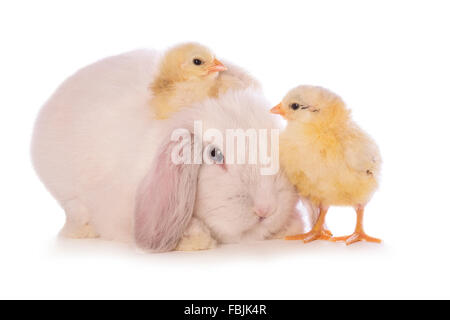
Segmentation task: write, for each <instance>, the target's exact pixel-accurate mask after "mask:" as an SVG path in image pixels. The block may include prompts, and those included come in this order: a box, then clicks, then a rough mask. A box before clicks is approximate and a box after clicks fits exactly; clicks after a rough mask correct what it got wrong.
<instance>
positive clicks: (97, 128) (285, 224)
mask: <svg viewBox="0 0 450 320" xmlns="http://www.w3.org/2000/svg"><path fill="white" fill-rule="evenodd" d="M158 60H159V53H157V52H156V51H151V50H138V51H134V52H130V53H126V54H122V55H118V56H114V57H110V58H106V59H104V60H101V61H99V62H97V63H94V64H92V65H90V66H88V67H86V68H84V69H82V70H80V71H79V72H77V73H76V74H75V75H73V76H72V77H70V78H69V79H67V80H66V81H65V82H64V83H63V84H62V85H61V86H60V87H59V88H58V90H57V91H56V92H55V93H54V95H53V96H52V97H51V98H50V100H49V101H48V102H47V103H46V104H45V105H44V107H43V108H42V110H41V112H40V114H39V116H38V119H37V121H36V125H35V130H34V135H33V141H32V159H33V164H34V167H35V169H36V172H37V173H38V175H39V177H40V178H41V180H42V181H43V183H44V184H45V186H46V187H47V189H48V190H49V191H50V193H51V194H52V195H53V196H54V197H55V198H56V199H57V201H58V202H59V203H60V205H61V206H62V207H63V208H64V210H65V212H66V224H65V226H64V228H63V230H62V231H61V232H62V234H63V235H65V236H67V237H80V238H83V237H97V236H100V237H102V238H104V239H111V240H118V241H127V242H129V241H131V242H133V241H137V244H138V245H139V246H141V247H143V248H145V249H151V250H156V251H167V250H172V249H174V248H175V246H177V248H178V249H179V250H195V249H207V248H210V247H213V246H215V244H216V243H217V242H218V243H230V242H238V241H242V240H262V239H267V238H275V237H280V236H282V235H285V234H296V233H301V232H304V231H305V230H304V228H303V222H302V219H301V218H300V216H299V215H298V213H297V212H296V210H295V204H296V201H297V200H298V197H297V195H296V193H295V191H294V188H293V186H292V185H291V184H290V183H289V182H288V181H287V179H286V178H285V177H284V175H283V174H282V173H278V174H277V175H274V176H261V175H260V174H259V171H258V169H259V168H258V166H254V165H253V166H252V165H231V166H229V167H227V171H226V172H222V171H220V170H222V169H221V168H218V167H217V166H216V165H201V166H199V167H198V168H197V169H194V170H193V171H191V172H190V173H189V174H188V175H187V176H186V177H188V178H186V184H188V185H189V186H190V187H192V186H193V189H194V190H193V192H194V195H192V194H190V195H187V193H188V192H187V190H186V189H187V188H184V189H183V188H182V186H179V189H177V190H178V192H179V194H175V193H174V192H172V193H171V196H172V199H169V201H175V202H176V203H175V206H176V207H177V208H178V209H180V208H181V207H183V208H188V209H189V208H190V210H187V211H189V212H184V213H183V214H184V216H183V217H178V216H177V217H175V220H173V221H176V222H177V223H179V225H176V226H171V225H170V222H171V220H170V219H169V220H167V219H168V218H166V216H162V217H156V220H158V219H162V220H164V219H166V220H164V221H162V224H159V225H158V221H156V222H155V221H153V220H152V219H151V218H152V216H150V218H149V217H147V216H146V211H145V210H148V209H149V206H155V203H159V204H161V202H162V201H163V200H161V201H160V200H159V198H160V197H161V194H164V192H155V193H156V194H155V193H153V194H145V191H146V190H145V188H146V187H148V184H149V183H150V184H152V183H153V184H155V183H156V182H155V179H153V177H154V173H155V171H153V173H152V170H154V168H155V166H157V163H158V159H159V158H158V157H160V156H161V154H164V153H162V152H161V148H162V146H164V145H167V144H168V141H167V140H168V135H167V133H168V132H169V131H170V130H171V129H173V128H178V127H180V126H181V127H183V126H184V127H189V126H190V125H191V126H192V120H203V126H204V130H206V129H207V128H209V127H211V128H217V129H219V130H224V129H233V128H242V129H244V130H245V129H247V128H268V129H270V128H275V127H276V124H275V123H274V122H273V121H272V120H271V116H270V115H269V114H268V112H266V111H267V109H268V108H267V107H268V105H267V102H266V101H265V100H264V99H263V98H262V97H261V96H260V94H255V93H254V92H252V91H251V90H245V91H236V92H235V91H230V92H228V93H226V94H224V95H222V96H220V97H219V98H218V99H217V100H214V99H212V100H206V101H204V102H202V103H198V104H196V105H194V106H192V107H191V108H189V109H188V108H186V109H184V110H182V111H181V112H179V113H178V114H176V115H175V116H174V117H173V119H169V120H154V119H153V115H152V114H151V111H150V109H151V108H149V106H148V103H149V100H150V98H151V92H149V90H148V84H149V83H150V82H151V80H152V79H153V77H154V76H155V71H156V65H157V62H158ZM152 168H153V169H152ZM146 184H147V185H146ZM173 186H176V184H175V185H174V184H172V185H170V187H173ZM151 190H154V189H151ZM166 191H167V190H166ZM169 191H170V190H169ZM169 193H170V192H169ZM155 199H156V201H155ZM158 201H159V202H158ZM142 203H144V205H143V208H144V209H143V210H141V215H142V216H144V220H145V221H144V222H143V224H141V225H138V224H139V223H140V222H141V221H140V220H139V218H138V216H139V213H137V212H138V211H139V208H140V206H139V205H140V204H142ZM167 203H168V202H166V204H167ZM255 205H261V206H266V207H268V208H269V209H270V210H271V212H273V213H272V215H271V216H269V217H267V218H266V219H264V220H263V221H262V222H260V221H259V220H258V217H257V216H256V215H255V214H254V212H253V209H254V207H255ZM215 208H217V209H215ZM141 209H142V208H141ZM150 209H151V210H153V212H157V209H158V208H155V207H153V208H150ZM183 210H184V209H183ZM135 221H136V222H135ZM149 221H150V224H149V225H148V226H143V225H144V224H145V223H149ZM155 224H156V225H155ZM166 227H168V228H169V229H170V228H171V229H174V230H169V231H168V235H166V234H164V232H165V231H166V229H165V228H166ZM148 228H150V229H148ZM152 228H156V229H152ZM152 230H153V231H156V232H157V233H159V238H158V239H156V238H155V237H154V235H153V234H145V232H146V231H152ZM161 233H162V234H161Z"/></svg>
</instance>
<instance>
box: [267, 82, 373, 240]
mask: <svg viewBox="0 0 450 320" xmlns="http://www.w3.org/2000/svg"><path fill="white" fill-rule="evenodd" d="M271 112H272V113H275V114H280V115H282V116H283V117H284V118H285V119H286V120H287V127H286V129H285V131H284V132H283V133H282V134H281V136H280V161H281V165H282V167H283V168H284V170H285V171H286V173H287V175H288V177H289V179H290V180H291V182H292V183H293V184H295V186H296V187H297V190H298V191H299V193H300V194H301V195H302V196H304V197H307V198H308V199H309V200H310V201H311V202H313V203H314V204H315V205H316V206H318V207H319V209H320V213H319V219H318V221H317V222H316V224H315V225H314V227H313V229H312V230H311V231H310V232H308V233H306V234H303V235H298V236H294V237H289V238H288V239H290V240H294V239H299V240H304V241H305V242H309V241H312V240H316V239H325V240H328V239H329V240H332V241H346V243H347V244H351V243H354V242H356V241H361V240H365V241H370V242H380V241H381V240H379V239H376V238H372V237H369V236H367V235H366V234H365V233H364V230H363V214H364V206H365V205H366V204H367V202H368V201H369V200H370V199H371V197H372V194H373V193H374V192H375V190H376V189H377V186H378V178H379V174H380V165H381V157H380V153H379V150H378V147H377V145H376V144H375V142H374V141H373V140H372V139H371V138H370V137H369V136H368V135H367V134H366V133H365V132H364V131H363V130H362V129H360V128H359V127H358V125H357V124H356V123H355V122H353V120H352V118H351V114H350V110H349V109H347V108H346V106H345V103H344V102H343V101H342V99H341V98H340V97H339V96H337V95H336V94H334V93H332V92H330V91H328V90H326V89H324V88H321V87H314V86H299V87H297V88H294V89H292V90H291V91H289V92H288V94H287V95H286V96H285V97H284V98H283V101H282V102H281V103H280V104H279V105H277V106H276V107H274V108H273V109H272V110H271ZM332 205H335V206H353V207H354V208H355V210H356V213H357V224H356V229H355V232H354V233H353V234H352V235H350V236H345V237H335V238H332V237H331V233H330V232H329V231H328V230H326V228H325V227H324V222H325V216H326V213H327V211H328V208H329V206H332Z"/></svg>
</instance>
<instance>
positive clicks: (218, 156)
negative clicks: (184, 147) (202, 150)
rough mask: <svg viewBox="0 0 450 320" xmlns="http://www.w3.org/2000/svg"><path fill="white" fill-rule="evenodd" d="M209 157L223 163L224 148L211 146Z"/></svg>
mask: <svg viewBox="0 0 450 320" xmlns="http://www.w3.org/2000/svg"><path fill="white" fill-rule="evenodd" d="M208 154H209V158H210V159H211V160H213V161H215V162H216V163H223V153H222V150H220V149H219V148H217V147H215V146H211V147H210V149H209V152H208Z"/></svg>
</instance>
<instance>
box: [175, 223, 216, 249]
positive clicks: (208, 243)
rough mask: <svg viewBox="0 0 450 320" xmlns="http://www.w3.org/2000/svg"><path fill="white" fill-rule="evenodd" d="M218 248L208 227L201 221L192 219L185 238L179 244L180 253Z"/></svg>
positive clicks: (184, 235) (185, 232)
mask: <svg viewBox="0 0 450 320" xmlns="http://www.w3.org/2000/svg"><path fill="white" fill-rule="evenodd" d="M216 246H217V241H216V240H215V239H214V238H213V237H212V235H211V232H210V231H209V229H208V227H207V226H206V225H205V224H204V223H203V222H202V221H200V220H199V219H197V218H192V220H191V222H190V224H189V226H188V227H187V228H186V230H185V231H184V234H183V237H182V238H181V240H180V242H179V243H178V245H177V247H176V250H178V251H195V250H207V249H212V248H215V247H216Z"/></svg>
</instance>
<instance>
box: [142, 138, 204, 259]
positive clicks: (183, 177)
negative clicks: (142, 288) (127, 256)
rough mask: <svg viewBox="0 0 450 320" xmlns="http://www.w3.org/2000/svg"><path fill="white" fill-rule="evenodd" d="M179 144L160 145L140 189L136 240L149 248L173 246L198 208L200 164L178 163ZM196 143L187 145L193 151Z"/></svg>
mask: <svg viewBox="0 0 450 320" xmlns="http://www.w3.org/2000/svg"><path fill="white" fill-rule="evenodd" d="M179 145H180V143H179V142H168V143H163V144H162V145H161V146H160V147H159V149H158V151H157V153H156V157H155V160H154V163H153V164H152V167H151V168H150V171H149V172H148V174H147V175H146V177H145V178H144V179H143V180H142V182H141V185H140V186H139V189H138V192H137V199H136V208H135V216H134V232H135V240H136V243H137V244H138V245H139V246H140V247H142V248H144V249H147V250H153V251H170V250H173V249H174V248H175V247H176V245H177V244H178V241H179V240H180V238H181V236H182V235H183V231H184V229H185V228H186V227H187V225H188V223H189V221H190V220H191V217H192V213H193V211H194V203H195V195H196V191H197V176H198V171H199V168H200V165H199V164H185V163H180V164H176V163H174V162H173V160H172V155H171V154H172V151H176V150H175V149H177V150H178V149H179ZM192 145H193V144H192V143H189V145H187V146H186V148H187V149H190V151H192ZM186 148H185V149H183V150H184V151H185V150H186Z"/></svg>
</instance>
